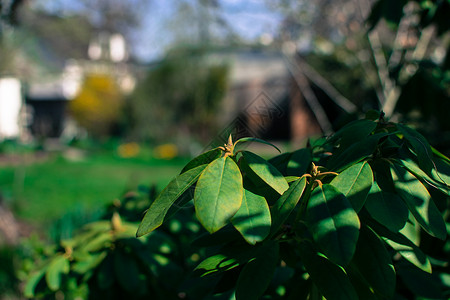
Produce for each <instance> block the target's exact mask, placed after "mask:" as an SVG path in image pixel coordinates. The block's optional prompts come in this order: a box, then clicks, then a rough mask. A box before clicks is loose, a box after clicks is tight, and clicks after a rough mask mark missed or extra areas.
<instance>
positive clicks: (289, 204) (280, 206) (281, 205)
mask: <svg viewBox="0 0 450 300" xmlns="http://www.w3.org/2000/svg"><path fill="white" fill-rule="evenodd" d="M305 187H306V178H305V177H303V178H299V179H297V180H296V181H294V182H293V183H292V184H291V186H290V187H289V189H288V190H287V191H286V192H284V193H283V195H282V196H281V197H280V198H279V199H278V201H277V202H276V203H275V204H274V205H273V206H272V208H271V215H272V229H271V235H272V236H273V235H274V234H276V232H277V231H278V230H279V229H280V227H281V226H282V225H283V223H284V222H285V221H286V220H287V218H288V217H289V215H290V214H291V212H292V211H293V210H294V208H295V207H296V205H297V203H298V202H299V201H300V198H301V196H302V194H303V191H304V190H305Z"/></svg>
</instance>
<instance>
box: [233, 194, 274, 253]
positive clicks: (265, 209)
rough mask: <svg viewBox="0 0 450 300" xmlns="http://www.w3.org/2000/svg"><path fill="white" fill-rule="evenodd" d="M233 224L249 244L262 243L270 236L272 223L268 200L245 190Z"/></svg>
mask: <svg viewBox="0 0 450 300" xmlns="http://www.w3.org/2000/svg"><path fill="white" fill-rule="evenodd" d="M231 222H232V224H233V226H234V227H235V228H236V229H237V230H238V231H239V232H240V233H241V234H242V236H243V237H244V239H245V240H246V241H247V242H248V243H249V244H252V245H254V244H256V243H257V242H261V241H262V240H264V239H265V238H266V237H267V236H268V235H269V232H270V224H271V222H272V220H271V218H270V210H269V205H268V204H267V201H266V199H265V198H264V197H262V196H259V195H256V194H254V193H252V192H250V191H248V190H244V196H243V198H242V204H241V207H240V208H239V210H238V211H237V213H236V214H235V215H234V216H233V218H232V219H231Z"/></svg>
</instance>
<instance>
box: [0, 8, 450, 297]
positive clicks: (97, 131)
mask: <svg viewBox="0 0 450 300" xmlns="http://www.w3.org/2000/svg"><path fill="white" fill-rule="evenodd" d="M449 16H450V1H448V0H433V1H431V0H410V1H407V0H403V1H389V0H333V1H330V0H309V1H303V0H297V1H291V0H280V1H274V0H262V1H236V0H179V1H162V0H127V1H125V0H79V1H67V0H0V245H3V244H15V243H18V241H19V240H20V238H21V237H24V236H25V237H26V236H29V235H30V234H31V233H32V232H38V235H40V236H44V237H46V238H49V237H53V238H55V239H61V238H62V237H64V236H70V235H71V232H72V229H73V228H75V227H77V226H80V224H83V223H86V222H88V221H89V220H93V219H95V218H97V217H98V216H99V215H100V214H101V213H102V212H103V211H104V209H105V205H107V204H109V203H111V201H113V200H114V199H116V198H120V197H121V196H122V195H124V194H125V193H126V192H128V191H130V190H138V191H140V192H142V193H148V192H149V190H151V189H149V187H150V186H152V187H153V189H156V190H158V189H161V188H163V187H164V186H165V185H166V184H167V183H168V182H169V180H170V179H171V178H172V177H173V176H175V175H176V174H178V172H179V170H180V169H181V168H182V167H183V165H184V164H185V163H187V162H188V161H189V159H190V158H191V157H193V156H196V155H198V154H199V153H201V152H202V151H203V150H205V149H208V148H209V147H210V146H211V145H216V144H223V143H224V142H225V141H226V139H227V137H228V134H229V133H233V135H234V136H235V137H242V136H256V137H259V138H262V139H265V140H269V141H271V142H274V143H275V144H277V145H278V146H280V147H281V148H282V150H283V151H291V150H294V149H296V147H299V146H302V145H304V144H305V143H306V141H307V139H308V138H310V137H318V136H323V135H329V134H332V133H333V132H334V131H336V130H337V129H339V128H340V127H341V126H343V125H344V124H346V123H348V122H349V121H352V120H354V119H356V118H358V117H360V116H361V115H363V114H364V113H365V112H367V111H369V110H371V109H375V110H380V111H383V112H384V113H385V114H386V117H387V118H389V119H391V120H394V121H397V122H406V123H408V124H409V125H410V126H412V127H414V128H416V129H417V130H419V131H420V132H421V133H422V134H424V135H425V136H426V137H427V139H428V140H429V141H430V143H431V144H432V145H433V146H434V147H436V148H437V149H438V150H439V151H441V152H443V153H444V154H446V155H449V154H450V122H448V115H449V113H448V112H449V111H450V99H449V95H450V69H449V66H450V54H449V44H450V34H449V27H450V21H449ZM265 149H266V148H264V150H265ZM261 150H263V149H261ZM269 151H270V150H269ZM266 154H267V155H268V156H270V155H274V154H276V153H272V152H268V153H266ZM55 236H56V237H55ZM2 265H3V264H2ZM1 276H2V275H1V274H0V277H1ZM4 278H9V277H7V276H6V275H4ZM5 280H6V279H4V281H3V282H4V284H2V283H0V294H2V291H3V292H5V291H7V289H8V286H9V285H8V284H7V280H6V281H5ZM0 281H1V280H0ZM2 289H3V290H2ZM0 298H1V296H0Z"/></svg>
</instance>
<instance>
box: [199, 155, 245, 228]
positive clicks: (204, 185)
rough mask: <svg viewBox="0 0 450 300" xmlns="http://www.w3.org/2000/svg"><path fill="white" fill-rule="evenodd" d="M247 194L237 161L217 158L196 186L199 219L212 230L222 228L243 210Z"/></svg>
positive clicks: (228, 158)
mask: <svg viewBox="0 0 450 300" xmlns="http://www.w3.org/2000/svg"><path fill="white" fill-rule="evenodd" d="M243 194H244V187H243V184H242V175H241V172H240V170H239V168H238V166H237V165H236V163H235V162H234V160H233V159H231V158H230V157H222V158H219V159H216V160H215V161H213V162H212V163H210V164H209V165H208V166H207V167H206V169H205V170H204V171H203V173H202V175H201V176H200V178H199V179H198V182H197V187H196V188H195V193H194V205H195V211H196V215H197V218H198V219H199V221H200V223H201V224H202V225H203V227H205V229H206V230H208V231H209V232H210V233H213V232H215V231H217V230H219V229H220V228H222V227H223V226H225V225H226V224H227V223H228V221H229V220H230V219H231V218H232V217H233V216H234V214H236V212H237V211H238V210H239V208H240V207H241V203H242V197H243Z"/></svg>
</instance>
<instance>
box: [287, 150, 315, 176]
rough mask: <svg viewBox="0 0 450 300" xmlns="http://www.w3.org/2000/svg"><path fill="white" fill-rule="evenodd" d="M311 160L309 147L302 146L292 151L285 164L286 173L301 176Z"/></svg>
mask: <svg viewBox="0 0 450 300" xmlns="http://www.w3.org/2000/svg"><path fill="white" fill-rule="evenodd" d="M311 162H312V153H311V150H310V149H307V148H303V149H299V150H297V151H294V152H292V155H291V157H290V159H289V163H288V165H287V170H286V174H287V175H292V176H302V175H303V174H305V173H306V172H307V171H308V169H309V167H310V166H311Z"/></svg>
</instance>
